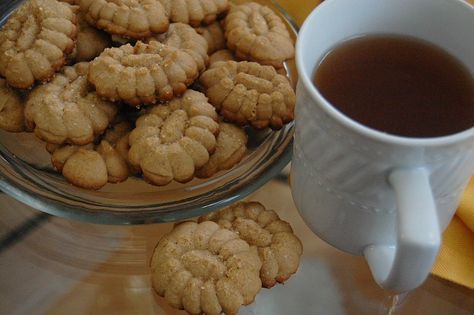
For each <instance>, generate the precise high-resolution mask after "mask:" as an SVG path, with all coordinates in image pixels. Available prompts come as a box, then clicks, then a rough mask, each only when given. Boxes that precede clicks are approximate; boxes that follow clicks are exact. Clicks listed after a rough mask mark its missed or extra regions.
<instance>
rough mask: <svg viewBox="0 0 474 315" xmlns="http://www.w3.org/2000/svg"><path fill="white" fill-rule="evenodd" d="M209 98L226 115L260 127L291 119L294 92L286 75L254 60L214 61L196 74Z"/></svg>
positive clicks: (230, 119)
mask: <svg viewBox="0 0 474 315" xmlns="http://www.w3.org/2000/svg"><path fill="white" fill-rule="evenodd" d="M200 82H201V84H202V85H203V87H204V89H205V91H206V93H205V94H206V96H207V97H209V102H210V103H211V104H212V105H214V106H215V107H216V109H217V111H218V112H219V113H220V114H221V115H223V116H224V117H225V118H226V119H228V120H229V121H232V122H236V123H238V124H241V125H244V124H250V125H252V126H253V127H255V128H258V129H262V128H266V127H267V126H270V127H271V128H272V129H280V128H282V127H283V125H284V124H286V123H288V122H290V121H292V120H293V116H294V107H295V101H296V100H295V98H296V97H295V93H294V91H293V88H292V87H291V86H290V83H289V82H288V80H287V78H285V77H284V76H282V75H280V74H278V73H277V72H276V71H275V69H274V68H273V67H271V66H262V65H260V64H258V63H256V62H247V61H241V62H235V61H226V62H216V63H214V64H212V66H211V67H210V68H209V69H208V70H207V71H205V72H204V73H203V74H202V75H201V78H200Z"/></svg>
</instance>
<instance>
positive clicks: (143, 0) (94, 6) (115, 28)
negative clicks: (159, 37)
mask: <svg viewBox="0 0 474 315" xmlns="http://www.w3.org/2000/svg"><path fill="white" fill-rule="evenodd" d="M79 6H80V7H81V11H82V12H83V13H84V15H85V18H86V20H87V22H89V24H91V25H94V26H96V27H97V28H100V29H102V30H104V31H106V32H107V33H109V34H116V35H120V36H122V37H128V38H136V39H144V38H146V37H149V36H151V35H153V34H157V33H163V32H166V30H167V29H168V24H169V21H168V17H167V16H166V13H165V11H164V8H163V6H162V5H161V3H160V1H158V0H79Z"/></svg>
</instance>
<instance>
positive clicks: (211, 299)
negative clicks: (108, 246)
mask: <svg viewBox="0 0 474 315" xmlns="http://www.w3.org/2000/svg"><path fill="white" fill-rule="evenodd" d="M260 266H261V263H260V259H259V257H258V254H257V251H256V249H255V247H251V246H249V244H248V243H247V242H245V241H244V240H242V239H240V238H239V236H238V235H237V234H236V233H235V232H231V231H229V230H227V229H224V228H221V227H219V226H218V225H217V224H216V223H214V222H211V221H207V222H202V223H199V224H198V223H195V222H183V223H180V224H178V225H176V226H175V227H174V229H173V230H172V231H171V232H169V233H168V234H166V235H165V236H164V237H163V238H162V239H161V240H160V241H159V243H158V245H157V246H156V248H155V251H154V253H153V257H152V260H151V269H152V283H153V288H154V289H155V291H156V292H157V293H158V295H160V296H164V297H165V299H166V300H167V301H168V303H170V304H171V306H173V307H175V308H184V309H185V310H186V311H187V312H189V313H190V314H201V313H204V314H209V315H210V314H212V315H215V314H220V313H221V312H224V313H225V314H237V312H238V310H239V308H240V306H241V305H247V304H250V303H252V302H253V300H254V299H255V296H256V295H257V293H258V292H259V291H260V289H261V285H262V284H261V282H260V278H259V270H260Z"/></svg>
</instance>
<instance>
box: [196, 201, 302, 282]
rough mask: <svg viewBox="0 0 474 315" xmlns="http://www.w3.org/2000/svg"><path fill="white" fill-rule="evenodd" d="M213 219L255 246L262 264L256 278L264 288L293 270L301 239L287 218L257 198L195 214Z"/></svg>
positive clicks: (208, 219) (284, 277)
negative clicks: (268, 208)
mask: <svg viewBox="0 0 474 315" xmlns="http://www.w3.org/2000/svg"><path fill="white" fill-rule="evenodd" d="M206 221H215V222H217V223H218V224H219V225H220V226H221V227H223V228H227V229H230V230H232V231H235V232H236V233H238V235H239V237H240V238H242V239H243V240H245V241H246V242H247V243H248V244H249V245H251V246H257V248H258V253H259V256H260V259H261V261H262V268H261V270H260V278H261V280H262V284H263V286H264V287H266V288H270V287H272V286H274V285H275V284H276V283H277V282H280V283H283V282H285V281H286V280H288V279H289V278H290V277H291V275H292V274H294V273H295V272H296V271H297V269H298V266H299V262H300V256H301V254H302V252H303V246H302V244H301V241H300V240H299V239H298V238H297V237H296V236H295V235H294V234H293V230H292V228H291V226H290V224H289V223H288V222H285V221H283V220H280V218H279V217H278V215H277V214H276V212H275V211H273V210H266V209H265V207H264V206H263V205H262V204H260V203H258V202H239V203H236V204H234V205H232V206H230V207H227V208H224V209H222V210H220V211H217V212H213V213H210V214H208V215H205V216H202V217H200V218H199V222H206Z"/></svg>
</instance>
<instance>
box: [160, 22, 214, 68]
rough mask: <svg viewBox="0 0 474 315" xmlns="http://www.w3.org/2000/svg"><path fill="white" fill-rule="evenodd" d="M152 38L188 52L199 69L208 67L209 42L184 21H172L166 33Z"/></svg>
mask: <svg viewBox="0 0 474 315" xmlns="http://www.w3.org/2000/svg"><path fill="white" fill-rule="evenodd" d="M152 38H153V39H156V40H158V41H160V42H161V43H163V44H165V45H170V46H172V47H175V48H178V49H181V50H183V51H185V52H187V53H188V54H189V55H191V56H192V57H193V58H194V60H195V61H196V63H197V65H198V69H199V71H202V70H204V69H205V68H206V66H207V63H208V61H209V56H208V55H207V42H206V40H205V39H204V38H203V37H202V36H201V35H199V34H198V33H197V32H196V30H195V29H194V28H192V27H191V26H189V25H187V24H183V23H172V24H170V27H169V29H168V31H167V32H166V33H163V34H160V35H156V36H154V37H152Z"/></svg>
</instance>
